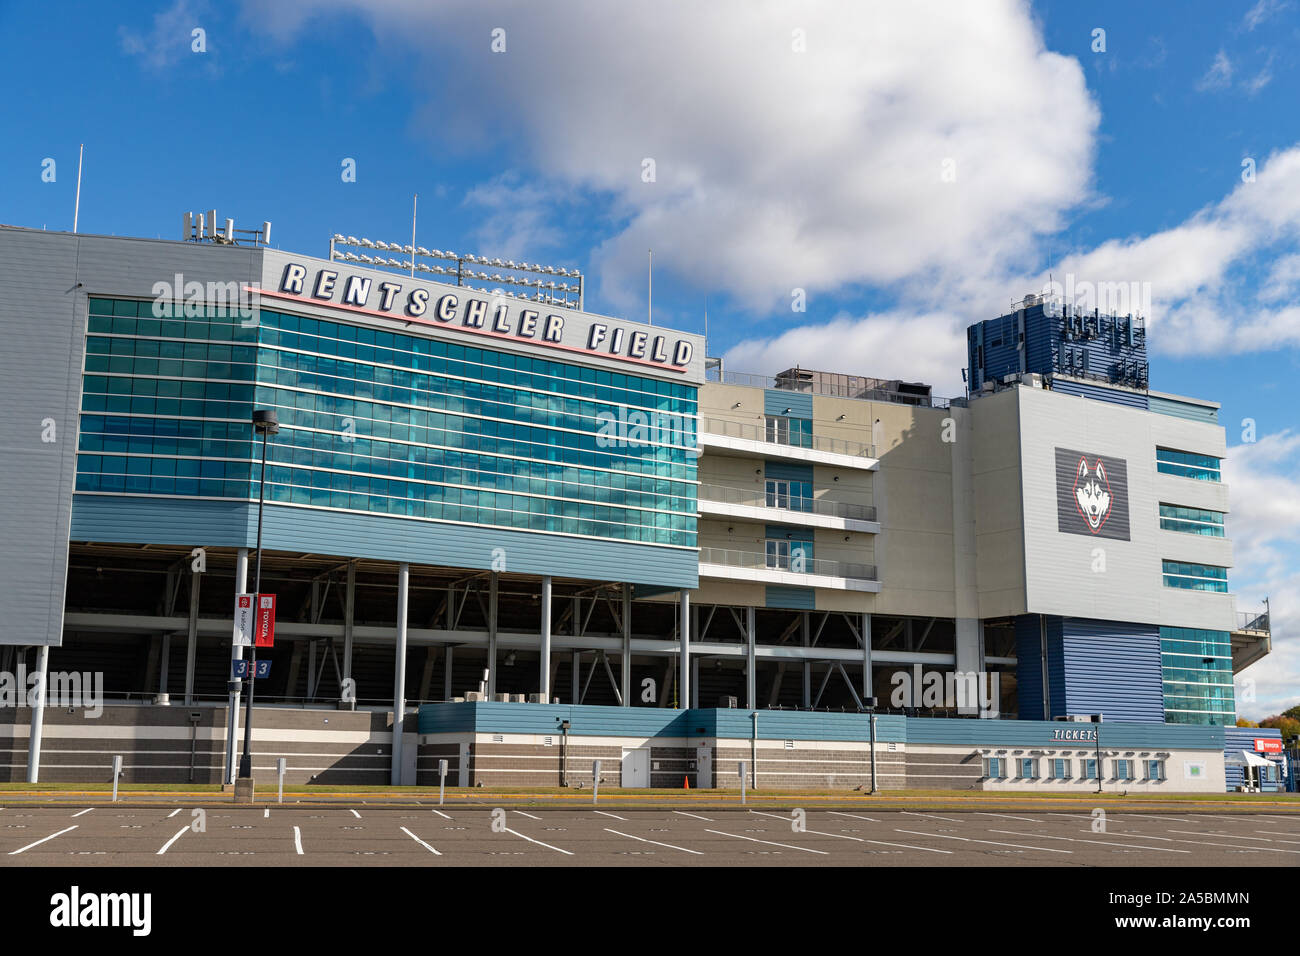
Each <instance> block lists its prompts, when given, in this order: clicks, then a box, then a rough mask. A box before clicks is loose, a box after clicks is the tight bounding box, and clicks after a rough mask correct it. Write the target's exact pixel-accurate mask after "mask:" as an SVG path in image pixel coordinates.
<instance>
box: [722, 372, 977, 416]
mask: <svg viewBox="0 0 1300 956" xmlns="http://www.w3.org/2000/svg"><path fill="white" fill-rule="evenodd" d="M705 379H706V380H707V381H709V382H716V383H717V384H719V385H743V386H745V387H747V388H774V389H780V390H781V391H784V392H798V393H801V394H804V395H824V396H826V397H827V398H852V399H857V400H859V401H864V402H887V403H890V404H893V405H916V406H919V407H921V408H949V407H951V406H953V405H957V406H965V404H966V399H964V398H941V397H939V396H937V395H917V394H915V393H912V392H899V391H895V390H893V389H887V388H862V387H845V386H842V385H831V384H821V385H818V386H816V387H814V386H813V385H812V383H810V382H800V383H798V387H797V388H791V387H790V386H791V384H792V383H790V382H789V381H787V380H785V379H781V380H778V379H775V378H773V377H772V376H770V375H753V374H751V373H749V372H727V371H723V372H718V371H717V370H716V369H712V368H710V369H706V370H705Z"/></svg>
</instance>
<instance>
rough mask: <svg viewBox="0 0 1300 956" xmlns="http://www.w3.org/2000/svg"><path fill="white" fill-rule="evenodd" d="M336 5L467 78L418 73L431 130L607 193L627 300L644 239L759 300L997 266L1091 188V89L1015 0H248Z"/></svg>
mask: <svg viewBox="0 0 1300 956" xmlns="http://www.w3.org/2000/svg"><path fill="white" fill-rule="evenodd" d="M341 10H342V11H349V12H355V13H359V14H361V15H362V16H364V17H365V18H367V19H368V20H369V21H370V22H371V24H372V25H373V28H374V30H375V32H376V33H377V34H379V35H380V36H381V37H382V38H383V41H384V42H386V43H395V44H407V45H409V46H413V47H415V48H416V49H418V50H419V51H420V52H421V53H422V55H423V56H425V57H426V58H427V61H428V62H429V63H437V64H438V65H439V75H440V76H444V77H445V76H454V77H457V78H458V79H459V80H460V82H462V83H463V87H462V88H463V89H464V90H472V96H466V95H460V94H458V95H452V96H448V95H447V91H446V89H445V88H438V89H431V90H429V94H430V97H431V102H432V103H434V105H433V106H432V107H431V108H430V109H429V111H428V116H430V117H431V118H432V117H436V118H437V119H438V121H439V124H440V125H439V131H440V130H441V129H443V127H442V125H441V124H444V123H451V124H453V125H454V126H455V127H456V128H458V129H459V128H460V127H461V125H463V124H464V123H465V121H466V117H467V116H468V117H469V118H470V119H472V121H473V122H472V124H471V125H473V126H475V127H478V128H479V130H480V135H483V136H485V137H492V138H493V139H494V140H495V141H497V142H499V143H500V144H501V145H502V146H503V147H504V149H505V150H507V151H509V152H510V154H511V155H512V156H523V157H526V158H527V164H528V167H529V168H530V170H531V171H532V172H533V173H534V174H535V175H536V176H537V177H538V178H539V179H542V180H546V181H549V182H551V183H556V184H561V185H565V186H568V187H573V188H579V189H582V190H585V191H587V192H588V193H589V194H591V195H592V196H596V197H600V198H601V199H603V200H605V201H606V202H608V203H609V204H610V205H611V207H612V209H613V210H614V213H615V217H616V219H617V220H618V221H619V223H620V225H619V227H618V228H617V231H616V232H615V234H614V235H612V236H611V237H610V238H609V239H608V240H607V241H606V242H605V243H604V244H603V245H602V246H601V247H600V248H599V249H598V250H597V253H596V256H595V260H596V261H595V266H596V269H597V271H598V273H599V275H600V277H601V278H602V279H603V280H604V288H603V290H602V291H603V292H604V296H603V298H604V299H605V300H608V301H611V304H613V305H616V306H620V307H630V305H631V303H632V302H639V301H643V298H642V296H643V291H644V288H645V286H644V263H645V252H646V249H647V248H654V250H655V266H656V272H657V273H659V272H660V271H661V270H662V271H664V272H672V273H675V274H676V275H677V276H678V277H680V278H683V279H685V280H686V281H688V282H690V283H692V284H695V285H696V286H698V287H699V288H700V289H702V290H703V289H708V290H709V291H712V292H714V293H715V294H716V293H718V292H722V291H726V292H730V293H731V294H732V295H733V297H736V298H737V299H739V300H740V301H742V302H743V303H745V304H746V305H747V306H749V307H751V308H756V309H769V308H772V307H774V306H775V304H776V303H778V302H782V301H788V296H789V294H790V290H791V289H792V288H795V287H800V288H804V289H807V290H808V291H809V293H810V294H816V293H819V292H824V291H828V290H837V289H841V288H844V287H852V286H855V285H858V284H866V283H875V284H891V283H901V282H910V281H912V280H914V279H915V278H916V277H917V276H918V275H919V274H922V273H924V274H927V275H928V276H929V277H931V278H932V279H938V278H939V277H940V276H943V275H948V276H954V275H964V274H971V273H985V272H990V271H992V272H995V273H996V272H1001V271H1003V270H1005V269H1006V268H1007V266H1008V263H1017V262H1023V261H1025V260H1028V259H1029V258H1031V257H1032V255H1033V254H1034V250H1035V245H1036V242H1037V241H1038V240H1039V239H1040V238H1041V237H1042V236H1043V235H1046V234H1050V233H1052V232H1054V231H1056V230H1057V229H1058V228H1060V226H1061V225H1062V223H1063V221H1064V220H1063V216H1064V214H1065V213H1067V212H1068V211H1069V210H1071V209H1072V208H1074V207H1075V206H1076V205H1077V204H1078V203H1080V202H1081V201H1083V200H1084V199H1086V198H1087V197H1088V194H1089V183H1090V177H1091V166H1092V160H1093V153H1094V137H1095V132H1096V129H1097V126H1098V122H1099V113H1098V110H1097V107H1096V105H1095V104H1094V102H1093V101H1092V98H1091V97H1090V95H1089V93H1088V90H1087V87H1086V83H1085V79H1084V74H1083V70H1082V68H1081V67H1080V65H1079V63H1078V62H1077V61H1076V60H1074V59H1072V58H1068V57H1065V56H1061V55H1059V54H1056V53H1053V52H1050V51H1048V50H1047V49H1045V47H1044V45H1043V40H1042V37H1041V34H1040V31H1039V29H1038V26H1037V24H1036V23H1035V22H1034V20H1033V18H1032V16H1031V13H1030V10H1029V8H1028V5H1027V4H1025V3H1023V2H1017V0H997V2H989V3H981V4H957V5H953V4H946V3H911V4H904V5H900V4H895V3H888V2H883V0H881V2H870V3H868V2H863V3H854V4H827V5H807V6H799V7H793V8H792V7H790V6H789V5H788V4H784V3H779V2H775V0H768V2H762V3H754V2H749V0H726V2H714V3H709V4H697V3H691V2H687V0H667V2H661V3H655V4H610V3H607V2H604V0H600V2H596V0H577V2H572V3H568V4H565V5H563V7H560V8H557V7H555V6H554V5H549V4H536V3H531V2H523V0H518V2H511V3H506V4H501V5H494V6H493V7H492V9H491V10H490V12H489V11H483V10H482V9H480V7H479V6H478V5H475V4H470V3H468V2H459V3H449V4H440V5H438V6H437V7H436V8H434V7H432V6H429V5H425V4H422V3H416V2H414V0H387V2H378V3H367V4H360V3H351V2H345V0H298V2H297V3H285V4H281V3H277V4H273V5H270V6H267V7H264V8H262V7H259V8H258V14H259V15H261V14H262V13H266V14H267V16H268V20H267V21H266V22H267V23H269V25H270V27H271V28H272V30H274V31H277V32H278V33H279V34H280V35H282V36H287V35H292V34H293V33H295V32H296V31H297V30H299V29H301V28H302V26H303V24H304V23H305V22H306V21H307V20H309V19H310V18H311V17H313V16H316V15H319V14H323V13H328V12H335V11H341ZM495 27H501V28H502V29H504V30H505V31H506V44H507V49H506V52H505V53H503V54H493V53H491V52H490V49H489V43H490V32H491V30H492V29H493V28H495ZM795 30H802V31H803V36H804V37H806V44H807V50H806V52H796V51H795V50H794V49H792V47H793V46H794V42H795V37H794V31H795ZM476 37H478V38H481V43H475V42H474V40H473V38H476ZM991 62H996V64H997V68H996V69H990V68H989V65H990V63H991ZM1044 130H1056V131H1059V133H1060V135H1041V132H1042V131H1044ZM429 132H430V134H431V135H433V134H434V133H435V130H433V129H430V130H429ZM647 158H650V159H653V160H654V161H655V164H656V179H655V181H654V182H653V183H647V182H644V181H643V180H642V163H643V160H645V159H647ZM946 160H952V161H953V167H952V168H954V169H955V173H956V179H955V181H954V182H945V181H943V179H942V173H943V170H944V166H943V164H944V162H945V161H946ZM634 290H635V291H634Z"/></svg>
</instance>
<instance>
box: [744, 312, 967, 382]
mask: <svg viewBox="0 0 1300 956" xmlns="http://www.w3.org/2000/svg"><path fill="white" fill-rule="evenodd" d="M962 321H963V320H960V319H958V318H957V317H955V316H954V315H952V314H951V313H947V314H945V313H941V312H932V313H923V314H917V313H915V312H884V313H877V314H873V315H868V316H865V317H855V316H850V315H847V314H840V315H837V316H836V317H835V318H834V319H832V320H831V321H830V322H826V323H818V324H816V325H809V326H801V327H799V328H796V329H791V330H789V331H787V332H784V333H782V334H780V335H778V336H776V337H774V338H771V339H761V340H758V339H755V340H750V341H746V342H741V343H740V344H739V345H737V346H735V347H734V348H732V349H730V350H728V352H727V354H726V357H725V359H726V364H727V366H728V367H730V368H735V369H737V370H739V371H748V370H754V369H761V370H763V371H764V373H766V374H772V373H773V372H777V371H780V370H781V369H785V368H789V367H791V366H793V365H802V366H804V367H806V368H819V369H828V370H840V371H846V370H847V371H851V372H852V373H853V374H860V375H866V376H869V377H871V378H886V379H888V378H898V379H902V380H903V381H905V382H917V381H920V382H926V383H928V384H931V385H935V386H936V393H937V394H939V395H943V396H951V395H954V394H964V389H963V388H962V386H961V384H960V380H959V379H958V378H957V376H958V375H959V372H958V371H957V370H959V369H961V368H963V367H964V366H965V365H966V353H965V344H964V343H965V335H964V334H962V333H961V332H960V329H961V328H962Z"/></svg>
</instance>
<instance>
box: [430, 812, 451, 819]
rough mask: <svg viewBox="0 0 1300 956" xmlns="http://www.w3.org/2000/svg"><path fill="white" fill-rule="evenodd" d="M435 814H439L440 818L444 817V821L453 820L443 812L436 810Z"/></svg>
mask: <svg viewBox="0 0 1300 956" xmlns="http://www.w3.org/2000/svg"><path fill="white" fill-rule="evenodd" d="M433 812H434V813H436V814H438V816H440V817H442V818H443V819H444V820H450V819H451V817H449V816H447V814H445V813H443V812H442V811H441V810H434V811H433Z"/></svg>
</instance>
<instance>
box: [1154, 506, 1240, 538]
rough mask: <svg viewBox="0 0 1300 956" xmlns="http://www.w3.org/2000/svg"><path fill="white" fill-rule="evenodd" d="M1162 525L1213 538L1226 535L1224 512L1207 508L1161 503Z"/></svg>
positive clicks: (1168, 529) (1167, 528) (1182, 531)
mask: <svg viewBox="0 0 1300 956" xmlns="http://www.w3.org/2000/svg"><path fill="white" fill-rule="evenodd" d="M1160 527H1161V528H1162V529H1163V530H1165V531H1177V532H1179V533H1181V534H1199V535H1204V536H1206V537H1211V538H1222V537H1223V536H1224V528H1223V512H1222V511H1209V510H1207V509H1205V508H1186V507H1183V506H1182V505H1168V504H1165V503H1164V502H1161V503H1160Z"/></svg>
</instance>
